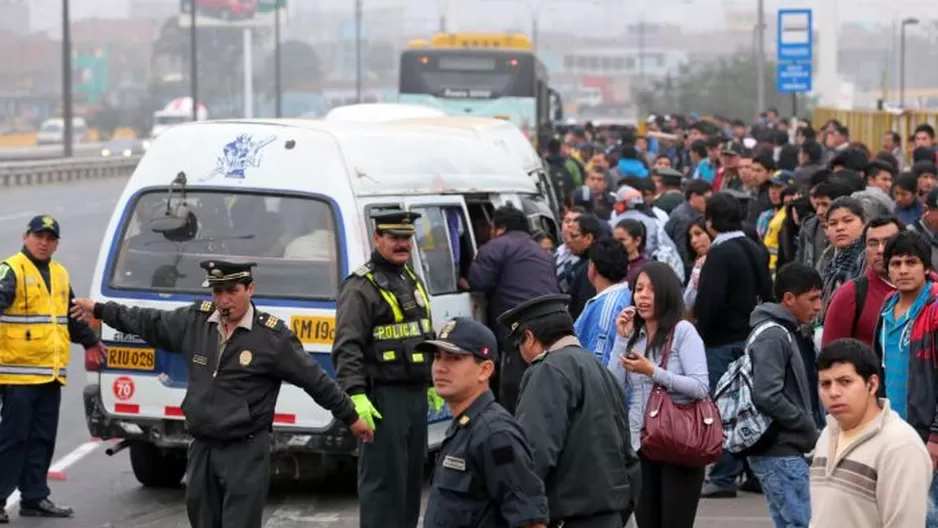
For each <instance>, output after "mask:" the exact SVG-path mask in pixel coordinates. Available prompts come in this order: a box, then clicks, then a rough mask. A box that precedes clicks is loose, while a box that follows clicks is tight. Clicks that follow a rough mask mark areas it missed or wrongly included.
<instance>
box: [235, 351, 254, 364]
mask: <svg viewBox="0 0 938 528" xmlns="http://www.w3.org/2000/svg"><path fill="white" fill-rule="evenodd" d="M252 359H254V355H253V354H251V351H250V350H244V351H242V352H241V355H240V356H238V362H239V363H241V366H242V367H246V366H248V365H250V364H251V360H252Z"/></svg>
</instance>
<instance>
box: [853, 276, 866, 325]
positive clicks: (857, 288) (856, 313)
mask: <svg viewBox="0 0 938 528" xmlns="http://www.w3.org/2000/svg"><path fill="white" fill-rule="evenodd" d="M869 289H870V281H869V279H867V278H866V275H864V276H862V277H857V279H856V280H854V281H853V291H854V298H853V324H851V325H850V337H856V336H857V323H859V322H860V315H861V314H863V303H864V302H865V301H866V294H867V292H868V291H869Z"/></svg>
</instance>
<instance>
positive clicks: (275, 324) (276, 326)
mask: <svg viewBox="0 0 938 528" xmlns="http://www.w3.org/2000/svg"><path fill="white" fill-rule="evenodd" d="M257 322H258V323H260V324H261V326H263V327H265V328H269V329H271V330H274V331H276V332H279V331H281V330H283V329H284V328H285V325H284V324H283V321H282V320H280V319H279V318H277V317H274V316H272V315H270V314H269V313H264V312H260V313H259V314H258V316H257Z"/></svg>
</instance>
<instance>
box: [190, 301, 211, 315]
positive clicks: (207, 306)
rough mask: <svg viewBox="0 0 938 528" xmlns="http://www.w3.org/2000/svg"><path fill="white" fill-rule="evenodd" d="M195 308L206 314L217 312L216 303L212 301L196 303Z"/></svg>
mask: <svg viewBox="0 0 938 528" xmlns="http://www.w3.org/2000/svg"><path fill="white" fill-rule="evenodd" d="M194 306H195V309H196V310H198V311H200V312H204V313H212V312H214V311H215V303H213V302H212V301H196V302H195V304H194Z"/></svg>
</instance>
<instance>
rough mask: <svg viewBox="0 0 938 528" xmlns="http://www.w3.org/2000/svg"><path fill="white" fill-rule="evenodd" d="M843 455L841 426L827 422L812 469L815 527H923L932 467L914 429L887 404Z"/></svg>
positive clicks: (829, 420)
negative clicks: (838, 448) (840, 447)
mask: <svg viewBox="0 0 938 528" xmlns="http://www.w3.org/2000/svg"><path fill="white" fill-rule="evenodd" d="M880 404H881V406H882V407H883V410H882V412H880V413H879V416H877V417H876V418H875V419H874V420H873V421H872V422H870V423H869V424H867V425H866V426H865V429H864V431H863V432H862V433H860V435H859V436H858V437H857V438H856V439H855V440H854V441H853V442H852V443H851V444H850V445H849V446H848V447H847V448H846V449H844V450H843V451H842V452H840V453H838V452H837V441H838V438H839V437H840V432H841V431H840V427H839V426H838V425H837V422H836V421H835V420H834V419H833V417H831V416H828V417H827V427H826V428H824V431H823V432H822V433H821V437H820V438H819V439H818V441H817V446H816V447H815V451H814V460H813V462H812V464H811V513H812V516H811V526H812V527H814V528H829V527H833V528H836V527H850V528H874V527H875V528H921V527H922V526H925V517H926V514H927V511H928V488H929V486H930V485H931V479H932V463H931V458H930V457H929V456H928V452H927V451H926V450H925V445H924V444H923V443H922V440H921V438H920V437H919V435H918V433H916V432H915V429H912V426H910V425H909V424H907V423H906V422H905V421H904V420H903V419H902V418H900V417H899V415H898V414H896V412H895V411H893V410H892V409H890V408H889V402H888V401H887V400H880Z"/></svg>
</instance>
